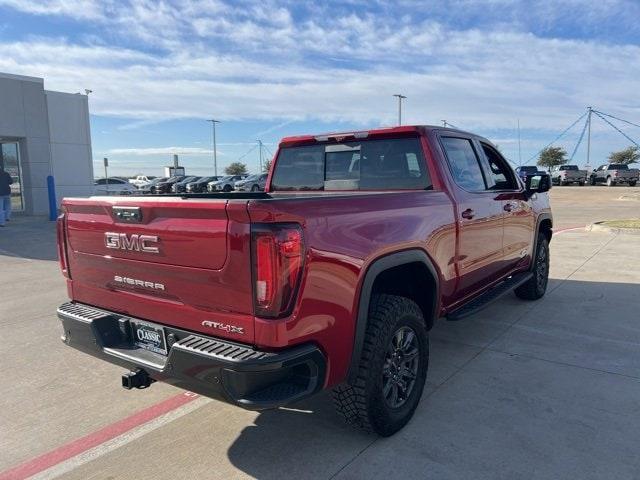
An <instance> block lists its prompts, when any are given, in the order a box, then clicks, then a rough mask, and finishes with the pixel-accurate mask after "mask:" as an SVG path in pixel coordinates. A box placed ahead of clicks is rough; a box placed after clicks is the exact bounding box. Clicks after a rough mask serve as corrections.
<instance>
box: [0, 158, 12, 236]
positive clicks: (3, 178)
mask: <svg viewBox="0 0 640 480" xmlns="http://www.w3.org/2000/svg"><path fill="white" fill-rule="evenodd" d="M12 183H13V179H12V178H11V175H9V174H8V173H7V172H5V170H4V168H2V167H1V166H0V227H4V226H5V222H6V221H7V220H9V219H10V218H11V184H12Z"/></svg>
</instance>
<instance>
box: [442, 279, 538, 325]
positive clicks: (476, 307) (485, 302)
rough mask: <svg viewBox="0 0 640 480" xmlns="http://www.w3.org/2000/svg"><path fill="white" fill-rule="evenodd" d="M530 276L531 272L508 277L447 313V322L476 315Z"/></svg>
mask: <svg viewBox="0 0 640 480" xmlns="http://www.w3.org/2000/svg"><path fill="white" fill-rule="evenodd" d="M532 276H533V274H532V273H531V272H522V273H516V274H515V275H512V276H510V277H508V278H507V279H506V280H505V281H503V282H500V283H499V284H497V285H496V286H494V287H492V288H490V289H489V290H487V291H486V292H484V293H483V294H481V295H480V296H478V297H476V298H474V299H473V300H471V301H470V302H468V303H465V304H464V305H462V306H461V307H458V308H457V309H456V310H453V311H452V312H449V314H448V315H447V320H450V321H457V320H462V319H463V318H466V317H469V316H471V315H474V314H476V313H478V312H479V311H480V310H482V309H484V308H486V307H487V306H489V305H490V304H491V303H493V302H495V301H496V300H498V299H499V298H501V297H502V296H504V295H506V294H507V293H509V292H510V291H512V290H513V289H515V288H518V287H519V286H520V285H522V284H523V283H525V282H526V281H528V280H529V279H530V278H531V277H532Z"/></svg>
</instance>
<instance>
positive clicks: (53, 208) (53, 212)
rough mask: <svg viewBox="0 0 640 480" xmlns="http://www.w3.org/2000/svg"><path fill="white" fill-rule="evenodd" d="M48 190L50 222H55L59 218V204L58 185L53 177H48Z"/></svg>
mask: <svg viewBox="0 0 640 480" xmlns="http://www.w3.org/2000/svg"><path fill="white" fill-rule="evenodd" d="M47 190H48V192H49V220H51V221H54V220H55V219H56V218H58V203H57V202H56V184H55V182H54V181H53V176H52V175H49V176H48V177H47Z"/></svg>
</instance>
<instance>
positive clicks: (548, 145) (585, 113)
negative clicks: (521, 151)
mask: <svg viewBox="0 0 640 480" xmlns="http://www.w3.org/2000/svg"><path fill="white" fill-rule="evenodd" d="M588 113H589V111H586V112H584V113H583V114H582V115H580V117H578V119H577V120H576V121H575V122H573V123H572V124H571V125H569V126H568V127H567V128H566V129H565V130H563V132H562V133H561V134H560V135H558V136H557V137H556V138H555V139H554V140H553V141H552V142H550V143H548V144H547V145H545V146H544V147H542V148H541V149H540V150H538V152H536V153H535V154H534V155H532V156H531V158H529V160H527V163H529V162H530V161H531V160H533V159H534V158H536V157H537V156H538V155H540V153H541V152H542V151H543V150H544V149H545V148H549V147H550V146H551V145H553V144H554V143H556V142H557V141H558V140H560V139H561V138H562V137H563V136H564V134H565V133H567V132H568V131H569V130H571V129H572V128H573V127H575V126H576V124H577V123H578V122H579V121H580V120H582V119H583V118H584V117H585V116H586V115H587V114H588Z"/></svg>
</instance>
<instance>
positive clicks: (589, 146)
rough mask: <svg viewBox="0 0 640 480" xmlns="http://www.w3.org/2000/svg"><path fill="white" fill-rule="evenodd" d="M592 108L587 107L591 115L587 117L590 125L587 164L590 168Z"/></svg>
mask: <svg viewBox="0 0 640 480" xmlns="http://www.w3.org/2000/svg"><path fill="white" fill-rule="evenodd" d="M591 110H593V108H592V107H587V111H588V112H589V116H588V117H587V125H588V129H589V130H588V132H587V165H588V168H589V169H590V168H591Z"/></svg>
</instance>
